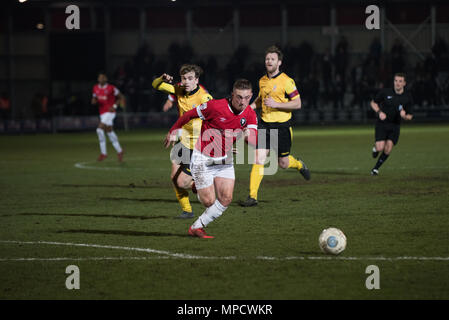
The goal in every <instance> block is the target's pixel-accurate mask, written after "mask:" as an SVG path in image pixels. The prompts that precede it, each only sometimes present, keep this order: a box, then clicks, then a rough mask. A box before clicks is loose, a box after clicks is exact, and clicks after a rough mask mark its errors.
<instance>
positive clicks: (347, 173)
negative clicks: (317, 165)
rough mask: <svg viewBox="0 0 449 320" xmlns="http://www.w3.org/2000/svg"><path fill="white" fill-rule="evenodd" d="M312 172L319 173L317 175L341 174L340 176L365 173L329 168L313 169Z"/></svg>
mask: <svg viewBox="0 0 449 320" xmlns="http://www.w3.org/2000/svg"><path fill="white" fill-rule="evenodd" d="M312 174H317V175H328V174H334V175H339V176H361V175H364V174H363V173H360V172H354V171H343V170H335V171H330V170H327V171H320V170H313V171H312ZM365 175H366V174H365Z"/></svg>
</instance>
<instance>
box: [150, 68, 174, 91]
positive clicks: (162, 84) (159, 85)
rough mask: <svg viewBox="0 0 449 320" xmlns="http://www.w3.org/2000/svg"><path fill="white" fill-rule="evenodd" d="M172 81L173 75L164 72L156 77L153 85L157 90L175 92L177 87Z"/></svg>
mask: <svg viewBox="0 0 449 320" xmlns="http://www.w3.org/2000/svg"><path fill="white" fill-rule="evenodd" d="M172 81H173V77H172V76H170V75H168V74H166V73H164V74H162V75H161V76H160V77H159V78H156V79H154V80H153V82H152V83H151V85H152V86H153V88H154V89H156V90H159V91H163V92H166V93H172V94H174V93H175V87H174V86H173V85H172V84H170V83H171V82H172Z"/></svg>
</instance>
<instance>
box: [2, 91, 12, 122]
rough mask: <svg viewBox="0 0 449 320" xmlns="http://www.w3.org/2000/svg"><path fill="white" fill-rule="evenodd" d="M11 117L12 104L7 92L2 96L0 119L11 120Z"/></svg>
mask: <svg viewBox="0 0 449 320" xmlns="http://www.w3.org/2000/svg"><path fill="white" fill-rule="evenodd" d="M10 116H11V102H10V100H9V96H8V94H7V93H6V92H2V93H1V94H0V119H9V117H10Z"/></svg>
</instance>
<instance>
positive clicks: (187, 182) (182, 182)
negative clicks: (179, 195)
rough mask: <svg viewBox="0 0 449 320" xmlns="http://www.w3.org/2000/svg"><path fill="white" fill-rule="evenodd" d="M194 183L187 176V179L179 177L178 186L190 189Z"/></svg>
mask: <svg viewBox="0 0 449 320" xmlns="http://www.w3.org/2000/svg"><path fill="white" fill-rule="evenodd" d="M192 182H193V180H192V178H191V177H190V176H187V175H186V176H185V177H178V180H177V181H176V184H177V185H178V187H180V188H183V189H189V188H190V187H191V186H192Z"/></svg>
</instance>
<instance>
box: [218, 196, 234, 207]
mask: <svg viewBox="0 0 449 320" xmlns="http://www.w3.org/2000/svg"><path fill="white" fill-rule="evenodd" d="M218 201H220V203H221V204H222V206H224V207H228V206H229V205H230V204H231V202H232V195H231V196H223V197H220V198H219V199H218Z"/></svg>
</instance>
